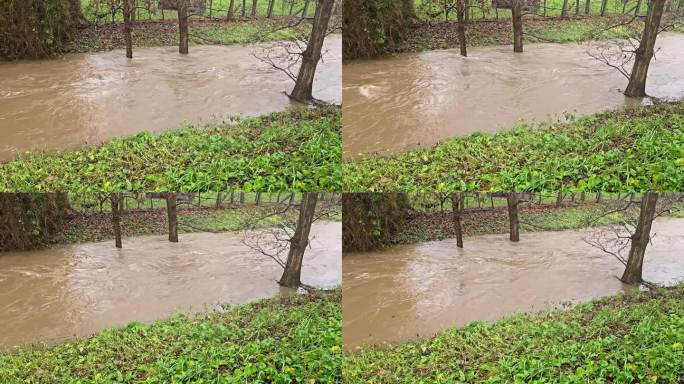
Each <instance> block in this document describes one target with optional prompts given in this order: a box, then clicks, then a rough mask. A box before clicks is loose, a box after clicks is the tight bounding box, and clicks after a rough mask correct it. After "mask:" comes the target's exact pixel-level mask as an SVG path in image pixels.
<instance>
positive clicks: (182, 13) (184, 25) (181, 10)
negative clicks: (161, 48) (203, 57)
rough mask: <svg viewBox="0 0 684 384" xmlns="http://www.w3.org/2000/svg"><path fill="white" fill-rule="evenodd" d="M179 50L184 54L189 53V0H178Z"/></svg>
mask: <svg viewBox="0 0 684 384" xmlns="http://www.w3.org/2000/svg"><path fill="white" fill-rule="evenodd" d="M178 34H179V36H180V41H179V43H178V52H179V53H180V54H182V55H187V54H188V3H187V0H179V1H178Z"/></svg>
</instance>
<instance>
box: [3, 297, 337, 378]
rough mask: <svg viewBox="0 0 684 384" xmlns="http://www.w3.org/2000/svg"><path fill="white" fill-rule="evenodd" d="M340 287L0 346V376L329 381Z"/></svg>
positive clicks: (333, 375) (333, 364) (334, 375)
mask: <svg viewBox="0 0 684 384" xmlns="http://www.w3.org/2000/svg"><path fill="white" fill-rule="evenodd" d="M340 301H341V292H340V291H339V290H338V291H335V292H330V293H316V294H313V295H309V296H301V295H294V296H290V297H287V298H274V299H269V300H263V301H259V302H257V303H253V304H247V305H242V306H237V307H233V308H230V309H228V310H226V311H221V312H211V313H206V314H201V315H197V316H185V315H176V316H173V317H171V318H168V319H165V320H160V321H157V322H154V323H153V324H151V325H145V324H141V323H131V324H129V325H127V326H125V327H121V328H116V329H109V330H105V331H102V332H100V333H98V334H97V335H95V336H94V337H91V338H85V339H81V340H77V341H74V342H67V343H63V344H58V345H54V346H26V347H20V348H19V349H18V350H16V351H12V352H10V353H7V354H1V353H0V382H2V383H7V384H15V383H17V384H18V383H51V384H52V383H54V384H61V383H65V384H66V383H84V384H85V383H266V382H268V383H295V382H297V383H333V382H339V380H340V376H341V368H340V367H341V360H342V353H341V348H340V345H341V318H342V311H341V305H340Z"/></svg>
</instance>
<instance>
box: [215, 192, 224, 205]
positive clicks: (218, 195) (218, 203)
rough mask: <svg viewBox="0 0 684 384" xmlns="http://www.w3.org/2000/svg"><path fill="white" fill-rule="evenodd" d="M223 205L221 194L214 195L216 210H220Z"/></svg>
mask: <svg viewBox="0 0 684 384" xmlns="http://www.w3.org/2000/svg"><path fill="white" fill-rule="evenodd" d="M222 204H223V195H222V194H221V192H219V193H217V194H216V209H220V208H221V205H222Z"/></svg>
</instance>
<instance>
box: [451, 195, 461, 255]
mask: <svg viewBox="0 0 684 384" xmlns="http://www.w3.org/2000/svg"><path fill="white" fill-rule="evenodd" d="M462 203H463V192H454V193H452V194H451V210H452V212H453V219H454V232H456V246H457V247H459V248H463V209H462V206H461V205H462Z"/></svg>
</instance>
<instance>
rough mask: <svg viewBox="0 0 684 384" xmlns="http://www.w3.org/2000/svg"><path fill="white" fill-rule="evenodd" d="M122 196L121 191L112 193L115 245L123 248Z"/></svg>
mask: <svg viewBox="0 0 684 384" xmlns="http://www.w3.org/2000/svg"><path fill="white" fill-rule="evenodd" d="M120 199H121V196H120V195H119V193H117V192H115V193H112V198H111V203H112V225H113V227H114V245H115V246H116V247H117V248H121V206H120Z"/></svg>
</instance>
